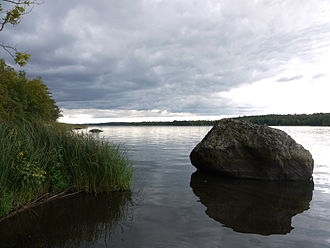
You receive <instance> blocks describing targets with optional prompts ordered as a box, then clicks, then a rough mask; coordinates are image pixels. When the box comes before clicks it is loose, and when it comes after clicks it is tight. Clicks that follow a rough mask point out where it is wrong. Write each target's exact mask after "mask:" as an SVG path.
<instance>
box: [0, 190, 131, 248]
mask: <svg viewBox="0 0 330 248" xmlns="http://www.w3.org/2000/svg"><path fill="white" fill-rule="evenodd" d="M130 203H131V193H130V192H114V193H110V194H98V195H88V194H79V195H76V196H72V197H68V198H65V199H62V200H57V201H53V202H49V203H47V204H45V205H44V206H40V207H38V208H34V209H31V210H29V211H26V212H24V213H22V214H20V215H18V216H16V217H14V218H12V219H9V220H7V221H5V222H3V223H0V244H1V245H0V246H1V247H6V248H7V247H81V246H87V247H89V246H90V245H93V244H94V243H95V242H97V241H98V242H101V243H102V244H104V245H105V246H104V245H103V246H102V247H106V245H107V239H108V238H109V237H110V236H109V235H110V234H111V232H112V231H113V229H114V228H115V227H118V224H120V223H123V222H125V221H127V220H128V218H132V216H133V214H132V213H131V211H132V210H131V208H130V207H129V204H130Z"/></svg>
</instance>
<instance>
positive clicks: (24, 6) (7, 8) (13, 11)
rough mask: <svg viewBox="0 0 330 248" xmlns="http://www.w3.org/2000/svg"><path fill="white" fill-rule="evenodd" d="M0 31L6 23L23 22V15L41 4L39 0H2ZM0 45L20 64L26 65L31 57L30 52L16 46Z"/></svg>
mask: <svg viewBox="0 0 330 248" xmlns="http://www.w3.org/2000/svg"><path fill="white" fill-rule="evenodd" d="M0 1H1V2H0V32H1V31H3V29H4V28H5V26H6V25H8V24H11V25H17V24H19V23H20V22H21V20H22V17H23V16H24V15H25V14H27V13H29V12H30V11H31V10H32V8H33V6H34V5H36V4H39V2H37V0H36V1H35V0H32V1H31V0H0ZM0 47H1V48H2V49H3V50H4V51H5V52H7V53H8V54H9V55H10V56H11V57H12V58H13V60H14V61H15V63H16V64H18V65H19V66H24V65H26V63H27V61H28V60H29V58H30V56H31V55H30V54H29V53H24V52H20V51H18V49H17V48H16V47H13V46H10V45H8V44H5V43H4V42H3V43H2V44H0Z"/></svg>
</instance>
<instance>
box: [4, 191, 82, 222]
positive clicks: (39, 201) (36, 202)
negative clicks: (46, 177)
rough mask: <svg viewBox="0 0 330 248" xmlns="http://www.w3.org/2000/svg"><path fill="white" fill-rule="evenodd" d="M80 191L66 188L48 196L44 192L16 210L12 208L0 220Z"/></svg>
mask: <svg viewBox="0 0 330 248" xmlns="http://www.w3.org/2000/svg"><path fill="white" fill-rule="evenodd" d="M79 193H81V191H77V192H71V193H69V190H66V191H63V192H61V193H58V194H56V195H52V196H50V194H49V193H46V194H44V195H42V196H40V197H39V198H38V199H36V200H34V201H33V202H31V203H29V204H27V205H25V206H23V207H21V208H19V209H17V210H14V211H12V212H10V213H9V214H8V215H6V216H4V217H2V218H0V222H2V221H4V220H7V219H9V218H11V217H13V216H16V215H18V214H19V213H22V212H24V211H25V210H28V209H31V208H34V207H37V206H39V205H41V204H44V203H46V202H50V201H54V200H58V199H63V198H65V197H69V196H73V195H76V194H79Z"/></svg>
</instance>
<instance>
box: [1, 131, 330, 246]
mask: <svg viewBox="0 0 330 248" xmlns="http://www.w3.org/2000/svg"><path fill="white" fill-rule="evenodd" d="M280 128H281V129H282V130H284V131H286V132H287V133H289V134H290V135H291V136H292V137H293V138H294V139H295V140H296V141H297V142H298V143H301V144H302V145H303V146H304V147H305V148H307V149H308V150H310V151H311V153H312V155H313V157H314V160H315V169H314V175H313V176H314V183H308V182H292V183H278V182H272V183H267V182H258V181H246V180H228V179H222V180H219V178H217V177H214V176H210V175H204V174H200V173H196V172H195V169H194V167H193V166H192V165H191V164H190V160H189V153H190V151H191V150H192V149H193V147H194V146H195V145H196V144H197V143H198V142H199V141H200V140H201V139H202V138H203V137H204V136H205V134H206V133H207V132H208V130H209V129H210V127H103V128H102V129H103V130H104V133H101V134H100V135H101V136H105V137H106V138H107V139H109V140H110V141H113V142H115V143H122V144H123V145H124V146H125V147H126V148H127V149H128V155H129V157H130V159H131V160H132V161H133V165H134V168H135V176H134V180H133V185H132V191H131V192H126V193H112V194H101V195H97V196H91V195H85V194H81V195H76V196H73V197H70V198H66V199H62V200H58V201H54V202H50V203H48V204H45V205H43V206H40V207H37V208H34V209H32V210H30V211H27V212H25V213H23V214H20V215H19V216H16V217H15V218H12V219H10V220H7V221H5V222H3V223H1V224H0V247H1V248H2V247H3V248H6V247H51V248H53V247H61V248H62V247H130V248H131V247H132V248H134V247H143V248H144V247H153V248H154V247H229V248H230V247H274V248H275V247H276V248H278V247H286V248H287V247H289V248H290V247H299V248H303V247H308V248H313V247H317V248H320V247H321V248H322V247H330V156H329V152H330V150H329V147H330V128H329V127H280Z"/></svg>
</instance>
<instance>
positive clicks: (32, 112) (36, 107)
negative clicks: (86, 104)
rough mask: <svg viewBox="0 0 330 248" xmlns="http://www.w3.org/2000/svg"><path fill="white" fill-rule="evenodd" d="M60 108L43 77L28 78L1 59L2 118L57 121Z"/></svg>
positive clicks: (0, 90)
mask: <svg viewBox="0 0 330 248" xmlns="http://www.w3.org/2000/svg"><path fill="white" fill-rule="evenodd" d="M59 116H60V110H59V108H58V107H57V105H56V103H55V101H54V100H53V99H52V98H51V93H50V91H49V89H48V88H47V86H46V85H45V84H44V83H43V81H42V80H41V78H36V79H32V80H30V79H28V78H27V76H26V74H25V72H23V71H20V72H16V71H15V70H14V69H13V68H11V67H10V66H8V65H6V63H5V62H4V60H0V120H1V119H15V118H24V119H31V118H32V119H35V118H38V119H41V120H45V121H55V120H56V119H57V118H58V117H59Z"/></svg>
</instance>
